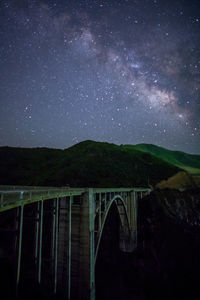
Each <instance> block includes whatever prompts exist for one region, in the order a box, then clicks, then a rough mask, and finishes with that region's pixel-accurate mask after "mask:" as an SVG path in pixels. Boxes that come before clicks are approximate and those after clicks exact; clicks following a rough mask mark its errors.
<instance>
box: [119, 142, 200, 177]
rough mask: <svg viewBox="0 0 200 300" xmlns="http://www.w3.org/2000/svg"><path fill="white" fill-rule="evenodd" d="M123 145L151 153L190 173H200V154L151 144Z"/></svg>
mask: <svg viewBox="0 0 200 300" xmlns="http://www.w3.org/2000/svg"><path fill="white" fill-rule="evenodd" d="M123 147H124V148H126V149H129V150H131V149H133V150H139V151H142V152H145V153H150V154H152V155H154V156H156V157H157V158H160V159H162V160H164V161H165V162H168V163H170V164H172V165H175V166H177V167H178V168H181V169H183V170H185V171H187V172H188V173H190V174H194V175H195V174H200V155H192V154H187V153H184V152H181V151H171V150H168V149H165V148H162V147H158V146H156V145H151V144H138V145H124V146H123Z"/></svg>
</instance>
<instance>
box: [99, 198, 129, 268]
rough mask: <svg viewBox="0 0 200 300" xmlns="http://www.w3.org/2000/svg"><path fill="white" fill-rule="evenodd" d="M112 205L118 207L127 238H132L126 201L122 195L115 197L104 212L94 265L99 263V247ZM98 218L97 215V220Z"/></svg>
mask: <svg viewBox="0 0 200 300" xmlns="http://www.w3.org/2000/svg"><path fill="white" fill-rule="evenodd" d="M112 205H116V207H117V210H118V213H119V219H120V225H121V228H122V230H123V231H124V232H125V234H126V236H127V235H128V236H130V225H129V219H128V213H127V207H126V204H125V202H124V199H123V197H122V196H120V195H115V196H114V197H113V198H112V199H111V200H110V201H109V203H108V205H107V208H106V210H105V212H104V215H103V220H102V224H101V228H100V231H99V232H98V235H97V244H96V249H95V260H94V263H95V264H96V261H97V256H98V251H99V246H100V243H101V238H102V234H103V230H104V227H105V223H106V220H107V217H108V214H109V212H110V209H111V207H112ZM97 217H98V216H97V215H96V218H97Z"/></svg>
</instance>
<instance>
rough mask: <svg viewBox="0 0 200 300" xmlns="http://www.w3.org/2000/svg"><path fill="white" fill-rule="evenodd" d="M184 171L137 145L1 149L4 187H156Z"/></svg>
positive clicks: (0, 173)
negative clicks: (61, 148) (135, 147)
mask: <svg viewBox="0 0 200 300" xmlns="http://www.w3.org/2000/svg"><path fill="white" fill-rule="evenodd" d="M178 171H180V169H179V168H178V167H177V166H174V165H173V164H172V163H169V162H167V161H164V160H162V159H160V158H157V157H156V156H155V155H152V154H151V153H145V152H144V151H138V150H137V149H134V146H117V145H114V144H109V143H100V142H94V141H84V142H81V143H79V144H76V145H74V146H72V147H70V148H68V149H65V150H59V149H48V148H12V147H0V184H4V185H5V184H7V185H40V186H41V185H45V186H66V185H70V186H72V187H83V186H84V187H87V186H88V187H89V186H90V187H111V186H112V187H120V186H123V187H125V186H142V185H145V186H147V185H148V184H152V185H155V184H156V183H158V182H160V181H161V180H164V179H167V178H168V177H170V176H172V175H174V174H175V173H177V172H178Z"/></svg>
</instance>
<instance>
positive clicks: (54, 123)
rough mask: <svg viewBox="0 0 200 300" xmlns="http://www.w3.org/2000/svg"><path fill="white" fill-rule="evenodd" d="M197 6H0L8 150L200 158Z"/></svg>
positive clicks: (0, 76)
mask: <svg viewBox="0 0 200 300" xmlns="http://www.w3.org/2000/svg"><path fill="white" fill-rule="evenodd" d="M199 96H200V1H199V0H178V1H176V0H171V1H170V0H123V1H120V0H99V1H97V0H92V1H91V0H84V1H81V0H80V1H76V0H73V1H70V0H68V1H67V0H65V1H64V0H57V1H56V0H54V1H53V0H49V1H47V0H41V1H39V0H38V1H34V0H30V1H29V0H10V1H9V0H8V1H4V0H1V1H0V145H1V146H5V145H8V146H17V147H18V146H20V147H51V148H67V147H69V146H71V145H73V144H76V143H78V142H81V141H83V140H87V139H90V140H96V141H106V142H110V143H115V144H138V143H151V144H156V145H159V146H163V147H166V148H168V149H172V150H181V151H185V152H189V153H200V97H199Z"/></svg>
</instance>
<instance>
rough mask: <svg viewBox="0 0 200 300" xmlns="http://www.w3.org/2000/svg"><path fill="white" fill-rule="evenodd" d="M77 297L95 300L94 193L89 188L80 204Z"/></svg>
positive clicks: (81, 299)
mask: <svg viewBox="0 0 200 300" xmlns="http://www.w3.org/2000/svg"><path fill="white" fill-rule="evenodd" d="M81 206H82V207H81V228H80V253H79V264H80V267H79V278H78V280H79V297H78V298H79V299H80V300H95V241H94V215H95V213H94V194H93V189H92V188H89V189H88V190H87V192H86V193H85V194H84V195H83V199H82V205H81Z"/></svg>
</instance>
